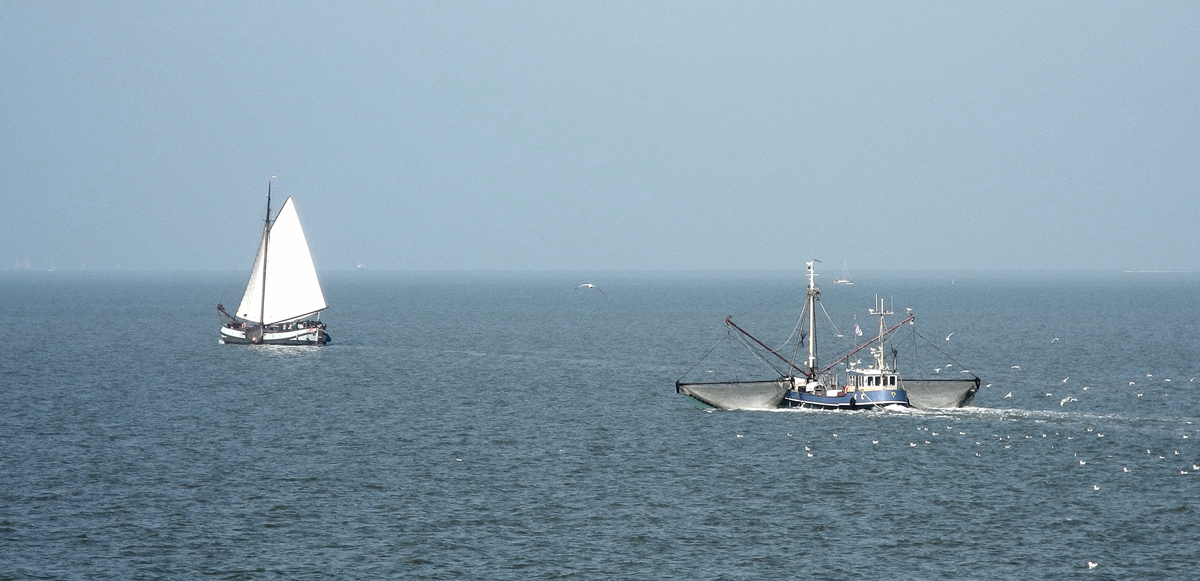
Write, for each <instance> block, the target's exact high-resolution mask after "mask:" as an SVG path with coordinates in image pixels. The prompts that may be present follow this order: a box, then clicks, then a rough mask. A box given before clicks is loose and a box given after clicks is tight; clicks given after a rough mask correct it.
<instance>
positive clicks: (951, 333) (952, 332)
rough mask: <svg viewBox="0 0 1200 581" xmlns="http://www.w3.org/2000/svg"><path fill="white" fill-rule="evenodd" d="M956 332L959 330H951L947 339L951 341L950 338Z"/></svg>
mask: <svg viewBox="0 0 1200 581" xmlns="http://www.w3.org/2000/svg"><path fill="white" fill-rule="evenodd" d="M955 333H957V331H951V332H950V334H949V335H946V340H947V341H949V340H950V338H951V337H953V336H954V334H955Z"/></svg>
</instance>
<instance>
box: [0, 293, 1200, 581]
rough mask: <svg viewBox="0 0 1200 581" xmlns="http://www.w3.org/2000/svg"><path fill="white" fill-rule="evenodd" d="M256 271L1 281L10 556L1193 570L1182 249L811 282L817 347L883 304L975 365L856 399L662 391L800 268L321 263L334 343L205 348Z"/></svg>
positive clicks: (1197, 475) (513, 574) (243, 564)
mask: <svg viewBox="0 0 1200 581" xmlns="http://www.w3.org/2000/svg"><path fill="white" fill-rule="evenodd" d="M245 276H246V275H245V273H240V272H238V273H235V272H218V273H127V272H108V273H100V272H40V273H35V272H17V271H9V272H6V273H3V274H0V299H2V301H0V321H3V323H4V330H5V333H4V338H5V341H4V346H3V349H2V351H0V579H192V578H204V579H514V580H527V579H755V580H757V579H802V578H819V579H1088V580H1091V579H1196V578H1198V577H1200V569H1198V567H1200V565H1198V562H1200V560H1198V559H1197V555H1198V554H1200V553H1198V551H1200V549H1198V547H1200V518H1198V517H1200V514H1198V508H1200V466H1198V465H1200V446H1197V444H1198V443H1200V383H1198V382H1197V381H1195V380H1196V379H1197V378H1198V377H1200V327H1198V326H1197V323H1196V321H1195V319H1196V313H1197V311H1196V308H1197V305H1198V304H1200V275H1196V274H1187V273H1058V274H1056V273H1023V274H1022V273H1018V274H997V273H974V274H972V273H961V272H959V273H932V272H931V273H915V274H913V273H906V274H900V273H889V272H876V273H869V272H864V273H861V274H858V275H857V276H856V277H855V281H854V285H852V286H846V285H834V284H831V281H829V282H827V283H826V284H824V285H823V288H822V297H821V298H822V303H821V304H822V306H823V307H824V309H823V310H822V312H821V313H820V316H819V319H820V321H821V323H822V324H823V325H826V326H829V323H832V324H833V325H836V327H837V329H838V330H839V331H840V334H841V335H842V337H837V336H836V335H837V334H839V333H838V332H835V331H832V330H826V331H822V333H823V334H822V335H818V344H819V345H820V347H821V349H822V356H823V357H824V356H825V354H826V353H828V355H829V356H832V355H833V354H835V353H836V352H838V351H841V350H843V348H845V347H846V346H847V345H849V344H850V343H853V342H854V341H855V340H858V341H861V340H862V339H861V338H855V337H854V336H853V333H852V330H853V328H854V325H856V324H857V325H859V326H860V328H861V329H862V330H863V331H864V333H865V334H867V335H870V334H871V333H872V332H873V329H875V327H874V326H873V325H876V324H877V321H875V320H874V319H872V318H870V317H869V315H867V309H868V308H870V307H871V306H872V304H873V301H874V300H875V297H876V296H878V297H880V298H884V299H885V300H886V301H887V305H888V306H889V307H892V308H893V310H895V311H897V312H898V313H900V314H897V315H896V316H894V317H893V318H892V320H893V322H898V321H899V318H900V317H901V316H902V314H903V312H905V311H904V310H905V309H906V308H911V309H912V310H913V313H914V314H915V315H916V317H917V318H916V325H915V326H913V327H912V328H911V329H902V330H901V331H898V332H897V334H896V335H897V339H896V341H895V343H894V345H895V346H896V349H897V353H898V357H899V359H900V365H901V369H902V370H903V371H904V372H905V373H908V374H910V376H929V377H932V376H937V375H943V374H944V375H945V376H951V375H953V376H959V377H967V376H968V375H967V374H966V372H968V371H969V373H970V374H974V375H977V376H978V377H980V378H981V379H982V382H983V383H984V384H990V386H988V387H984V388H982V389H981V391H980V392H979V395H978V398H977V402H976V403H977V407H974V408H964V409H956V410H944V411H928V410H926V411H921V410H905V409H892V410H883V411H869V412H868V411H860V412H822V411H773V412H748V411H714V410H705V409H701V408H699V407H697V406H695V405H693V404H692V403H691V402H689V400H688V399H687V398H685V397H684V396H681V395H678V394H676V393H675V389H674V382H675V381H676V380H677V379H679V378H680V377H681V376H684V375H685V373H686V374H687V377H689V378H691V379H694V380H701V378H716V377H729V376H731V375H735V376H737V377H739V378H742V379H746V378H751V376H753V375H754V374H756V373H757V374H758V377H772V376H773V372H771V370H770V369H769V368H768V367H766V366H764V365H762V364H761V363H759V362H758V361H757V360H755V359H754V358H753V356H752V355H749V353H748V352H747V351H746V350H745V349H744V348H743V347H741V346H740V345H738V344H736V343H735V342H732V341H730V340H729V338H728V336H727V334H726V333H727V332H726V328H725V326H724V325H723V323H722V319H723V318H724V317H726V316H730V315H732V316H733V318H734V320H735V321H736V322H738V324H739V325H741V326H742V327H743V328H746V329H747V330H749V331H751V332H752V333H755V335H756V336H758V337H760V338H762V339H763V340H764V342H766V343H768V344H771V345H782V344H783V343H784V341H785V340H786V339H787V338H788V337H789V335H791V334H792V333H793V332H795V331H796V327H795V324H796V321H797V319H798V316H799V314H800V308H801V304H802V300H803V296H804V291H803V284H804V283H803V280H802V277H801V276H800V273H790V272H779V273H558V274H546V273H465V274H464V273H381V272H366V271H356V272H333V273H324V274H323V286H324V289H325V294H326V298H327V300H328V302H329V304H330V307H331V308H330V309H329V310H328V311H326V312H325V313H324V314H323V315H322V320H324V321H325V322H327V323H328V325H329V333H330V334H331V335H332V337H333V343H332V344H331V345H329V346H328V347H325V348H315V347H244V346H225V345H219V344H218V342H217V337H218V327H219V324H220V322H219V319H218V315H217V313H216V310H215V306H216V304H217V302H224V303H225V304H226V305H231V304H236V303H237V301H238V299H239V297H240V294H241V290H242V288H243V287H244V284H245V282H244V281H245ZM829 278H832V277H829ZM585 282H587V283H595V284H596V285H598V286H599V287H600V288H601V289H602V290H603V291H604V294H601V293H600V292H598V291H595V290H590V289H579V290H573V289H575V287H576V286H577V285H579V284H581V283H585ZM830 329H832V327H830ZM913 332H915V333H917V334H919V335H912V333H913ZM905 333H908V334H909V335H904V334H905ZM952 333H953V334H952ZM905 336H907V337H908V339H903V337H905ZM922 338H923V339H922ZM864 353H865V352H864ZM706 354H707V356H706ZM747 361H748V363H747ZM947 365H949V367H947ZM935 368H936V369H938V371H937V372H936V375H935V372H934V371H933V370H934V369H935Z"/></svg>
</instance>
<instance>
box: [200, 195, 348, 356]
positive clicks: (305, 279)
mask: <svg viewBox="0 0 1200 581" xmlns="http://www.w3.org/2000/svg"><path fill="white" fill-rule="evenodd" d="M326 308H328V305H326V304H325V294H324V293H323V292H321V281H320V280H318V279H317V269H316V267H315V266H314V265H313V260H312V254H311V253H310V252H309V250H308V240H307V239H305V237H304V229H303V228H301V227H300V216H299V215H298V214H297V213H296V205H295V203H293V202H292V198H291V197H288V199H287V200H286V201H284V202H283V207H282V208H280V210H279V213H278V214H277V215H276V216H275V219H274V220H271V183H270V182H268V183H267V214H266V218H265V219H264V220H263V233H262V240H261V241H260V242H259V245H258V254H257V255H256V256H255V257H254V267H253V268H251V270H250V280H249V281H248V282H247V283H246V292H245V293H243V294H242V302H241V304H240V305H238V308H237V311H236V312H235V314H233V315H231V314H229V313H227V312H226V311H225V307H224V305H221V304H219V303H218V304H217V312H219V313H220V314H221V317H222V320H223V322H224V323H223V324H222V325H221V339H220V341H221V344H241V345H325V344H327V343H329V341H330V340H331V339H330V337H329V333H327V332H326V331H325V323H322V322H321V311H323V310H325V309H326ZM314 315H316V319H315V320H312V317H313V316H314Z"/></svg>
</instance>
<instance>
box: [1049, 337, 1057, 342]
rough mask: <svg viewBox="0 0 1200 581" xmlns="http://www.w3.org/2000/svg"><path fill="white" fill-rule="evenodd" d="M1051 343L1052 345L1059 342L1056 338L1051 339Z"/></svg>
mask: <svg viewBox="0 0 1200 581" xmlns="http://www.w3.org/2000/svg"><path fill="white" fill-rule="evenodd" d="M1050 342H1051V343H1056V342H1058V337H1055V338H1053V339H1051V340H1050Z"/></svg>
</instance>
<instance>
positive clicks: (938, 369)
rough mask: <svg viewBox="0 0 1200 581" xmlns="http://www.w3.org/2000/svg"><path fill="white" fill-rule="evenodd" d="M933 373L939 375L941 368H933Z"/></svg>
mask: <svg viewBox="0 0 1200 581" xmlns="http://www.w3.org/2000/svg"><path fill="white" fill-rule="evenodd" d="M933 372H934V373H941V372H942V368H941V367H935V368H934V369H933Z"/></svg>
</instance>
